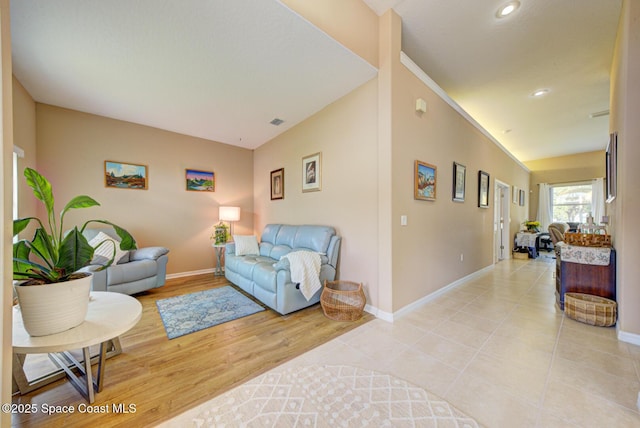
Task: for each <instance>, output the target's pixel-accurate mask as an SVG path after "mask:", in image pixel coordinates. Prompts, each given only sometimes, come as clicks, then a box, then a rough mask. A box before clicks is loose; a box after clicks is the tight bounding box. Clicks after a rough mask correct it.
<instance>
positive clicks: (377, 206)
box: [254, 12, 529, 313]
mask: <svg viewBox="0 0 640 428" xmlns="http://www.w3.org/2000/svg"><path fill="white" fill-rule="evenodd" d="M379 28H380V38H379V46H380V53H379V58H380V64H381V68H380V72H379V76H378V78H377V79H374V80H373V81H371V82H369V83H367V84H365V85H363V86H362V87H360V88H358V89H357V90H356V91H354V92H353V93H351V94H349V95H347V96H346V97H344V98H342V99H341V100H339V101H337V102H336V103H334V104H333V105H331V106H328V107H327V108H325V109H324V110H323V111H322V112H320V113H319V114H317V115H315V116H313V117H311V118H309V119H308V120H306V121H305V122H304V123H302V124H301V125H298V126H297V127H295V128H293V129H292V130H290V131H288V132H287V133H285V134H283V135H281V136H279V137H277V138H275V139H273V140H272V141H270V142H269V143H267V144H265V145H263V146H261V147H260V148H258V149H257V150H256V152H255V156H254V162H255V167H254V176H255V180H254V190H255V197H254V206H255V209H256V220H255V224H256V229H257V231H258V232H259V231H260V230H261V229H262V227H263V226H264V225H265V224H267V223H270V222H286V223H294V224H301V223H313V224H328V225H332V226H335V227H336V228H337V229H338V231H339V233H340V234H341V235H342V236H343V239H344V241H343V246H342V253H341V258H340V273H339V274H340V277H341V278H343V279H349V280H354V281H360V282H363V283H364V285H365V288H366V292H367V298H368V303H369V304H370V305H372V306H373V307H374V308H377V309H379V310H381V311H383V312H387V313H393V312H396V311H398V310H400V309H402V308H403V307H405V306H406V305H409V304H411V303H413V302H415V301H417V300H419V299H420V298H423V297H425V296H427V295H428V294H430V293H432V292H434V291H437V290H438V289H440V288H442V287H444V286H446V285H449V284H450V283H452V282H454V281H456V280H457V279H460V278H462V277H464V276H466V275H469V274H471V273H474V272H476V271H478V270H480V269H482V268H485V267H487V266H490V265H491V264H492V260H493V259H492V257H493V203H491V205H492V207H491V208H490V209H481V208H478V207H477V174H478V170H479V169H482V170H485V171H487V172H489V173H490V174H491V178H492V180H491V194H493V184H494V179H495V178H498V179H500V180H501V181H503V182H505V183H508V184H516V185H517V186H519V187H520V188H523V189H527V188H528V183H529V174H528V172H527V170H526V169H525V168H523V167H521V166H520V165H519V164H517V163H516V162H515V161H514V160H513V159H511V158H510V157H509V156H507V155H506V154H505V153H504V152H503V151H502V150H501V149H499V148H498V147H497V146H496V145H495V144H494V143H493V142H491V141H489V139H488V138H487V137H485V136H484V135H483V134H482V133H481V132H480V131H478V130H477V129H476V128H475V127H473V126H472V125H471V124H470V123H469V122H467V121H466V120H465V119H464V118H462V117H461V116H460V115H459V114H458V113H457V112H455V111H454V110H453V109H452V108H451V107H450V106H449V105H448V104H446V103H445V102H444V101H443V100H442V99H440V98H439V97H438V96H437V95H436V94H435V93H434V92H433V91H431V90H430V89H428V88H427V86H426V85H425V84H423V83H422V82H421V81H420V80H418V79H417V78H416V77H415V76H414V75H413V74H412V73H411V72H409V71H408V70H407V69H406V68H405V67H404V66H403V65H401V63H400V39H401V36H400V32H401V22H400V19H399V17H398V16H397V15H396V14H395V13H393V12H389V13H387V14H385V15H384V16H383V17H381V18H380V26H379ZM418 96H421V97H423V98H425V99H426V100H427V104H428V106H429V107H428V112H427V113H426V114H425V115H422V116H419V115H416V113H415V108H414V106H415V98H416V97H418ZM315 152H322V156H323V166H322V171H323V185H322V191H321V192H315V193H302V191H301V179H302V176H301V174H302V173H301V159H302V157H303V156H305V155H308V154H312V153H315ZM416 159H419V160H423V161H425V162H429V163H433V164H435V165H436V166H438V168H439V169H438V198H437V200H436V201H435V202H425V201H416V200H414V198H413V165H414V161H415V160H416ZM454 160H455V161H457V162H460V163H463V164H465V165H466V166H467V186H466V192H467V193H466V195H467V198H466V201H465V202H464V203H454V202H452V201H451V187H452V174H453V173H452V163H453V161H454ZM281 167H284V168H285V199H284V200H282V201H271V200H270V198H269V172H270V171H271V170H275V169H277V168H281ZM492 198H493V197H492V196H491V199H492ZM526 212H527V210H526V207H517V208H516V207H515V206H514V207H513V208H512V216H513V218H514V219H515V221H514V222H512V228H513V233H515V231H516V230H517V229H518V227H519V222H520V221H522V220H524V218H525V217H526ZM401 215H407V216H408V226H407V227H401V226H400V216H401ZM461 253H462V254H464V261H463V262H460V254H461Z"/></svg>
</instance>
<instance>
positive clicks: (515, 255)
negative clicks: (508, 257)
mask: <svg viewBox="0 0 640 428" xmlns="http://www.w3.org/2000/svg"><path fill="white" fill-rule="evenodd" d="M513 258H514V259H516V260H528V259H529V253H519V252H517V251H514V252H513Z"/></svg>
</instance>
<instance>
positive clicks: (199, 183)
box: [185, 169, 216, 192]
mask: <svg viewBox="0 0 640 428" xmlns="http://www.w3.org/2000/svg"><path fill="white" fill-rule="evenodd" d="M185 179H186V182H187V190H189V191H191V192H215V191H216V181H215V174H214V173H213V172H211V171H199V170H197V169H187V170H185Z"/></svg>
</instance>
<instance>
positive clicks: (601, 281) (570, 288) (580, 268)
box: [556, 248, 616, 310]
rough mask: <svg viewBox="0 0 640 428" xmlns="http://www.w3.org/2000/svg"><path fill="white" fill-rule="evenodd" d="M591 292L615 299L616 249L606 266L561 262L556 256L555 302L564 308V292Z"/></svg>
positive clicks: (612, 250)
mask: <svg viewBox="0 0 640 428" xmlns="http://www.w3.org/2000/svg"><path fill="white" fill-rule="evenodd" d="M567 292H575V293H584V294H591V295H594V296H600V297H605V298H607V299H611V300H616V250H614V249H613V248H612V249H611V256H610V258H609V265H608V266H594V265H587V264H580V263H572V262H563V261H561V260H560V257H557V258H556V304H557V305H558V307H559V308H560V309H562V310H564V293H567Z"/></svg>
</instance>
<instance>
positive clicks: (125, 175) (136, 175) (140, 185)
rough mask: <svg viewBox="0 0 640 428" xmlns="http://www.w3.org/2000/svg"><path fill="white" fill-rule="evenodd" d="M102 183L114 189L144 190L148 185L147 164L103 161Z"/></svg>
mask: <svg viewBox="0 0 640 428" xmlns="http://www.w3.org/2000/svg"><path fill="white" fill-rule="evenodd" d="M104 185H105V187H115V188H116V189H140V190H146V189H147V187H148V182H147V166H146V165H138V164H134V163H124V162H115V161H104Z"/></svg>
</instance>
